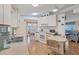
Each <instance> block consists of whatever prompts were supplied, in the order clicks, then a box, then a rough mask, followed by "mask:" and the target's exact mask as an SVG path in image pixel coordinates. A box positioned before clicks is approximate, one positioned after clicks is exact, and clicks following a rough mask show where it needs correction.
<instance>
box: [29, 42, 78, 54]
mask: <svg viewBox="0 0 79 59" xmlns="http://www.w3.org/2000/svg"><path fill="white" fill-rule="evenodd" d="M28 50H29V54H30V55H48V53H49V52H51V50H50V49H48V48H47V45H45V44H43V43H40V42H38V41H33V42H32V43H31V44H30V45H29V48H28ZM51 55H54V53H51ZM65 55H79V43H75V42H69V50H68V51H67V52H66V53H65Z"/></svg>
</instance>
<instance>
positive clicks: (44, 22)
mask: <svg viewBox="0 0 79 59" xmlns="http://www.w3.org/2000/svg"><path fill="white" fill-rule="evenodd" d="M38 25H39V26H56V15H50V16H45V17H41V18H39V19H38Z"/></svg>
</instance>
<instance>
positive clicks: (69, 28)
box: [65, 22, 76, 31]
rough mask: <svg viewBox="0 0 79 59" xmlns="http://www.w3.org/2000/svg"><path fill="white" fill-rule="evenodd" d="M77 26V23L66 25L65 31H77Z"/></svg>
mask: <svg viewBox="0 0 79 59" xmlns="http://www.w3.org/2000/svg"><path fill="white" fill-rule="evenodd" d="M75 29H76V25H75V22H70V23H66V25H65V30H66V31H75Z"/></svg>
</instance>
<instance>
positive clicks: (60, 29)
mask: <svg viewBox="0 0 79 59" xmlns="http://www.w3.org/2000/svg"><path fill="white" fill-rule="evenodd" d="M63 17H64V18H63ZM57 19H58V21H59V20H60V22H58V26H57V32H58V34H61V36H65V14H59V15H58V18H57ZM62 24H63V25H62Z"/></svg>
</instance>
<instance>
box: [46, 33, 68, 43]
mask: <svg viewBox="0 0 79 59" xmlns="http://www.w3.org/2000/svg"><path fill="white" fill-rule="evenodd" d="M47 38H48V39H47V40H56V41H59V42H65V41H67V39H66V38H64V37H62V36H56V35H52V34H47Z"/></svg>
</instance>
